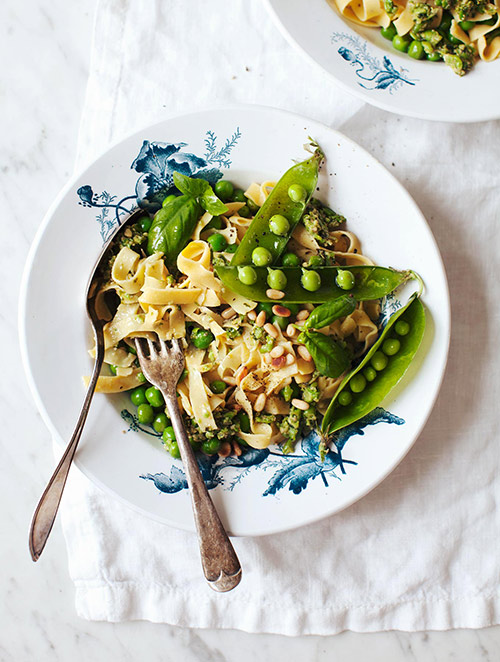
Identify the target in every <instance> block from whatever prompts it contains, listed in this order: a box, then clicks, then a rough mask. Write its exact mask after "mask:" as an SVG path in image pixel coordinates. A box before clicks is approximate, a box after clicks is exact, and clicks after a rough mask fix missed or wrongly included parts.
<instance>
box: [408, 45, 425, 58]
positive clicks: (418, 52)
mask: <svg viewBox="0 0 500 662" xmlns="http://www.w3.org/2000/svg"><path fill="white" fill-rule="evenodd" d="M408 55H409V56H410V57H412V58H413V59H414V60H421V59H422V58H424V57H425V52H424V47H423V46H422V44H421V42H420V41H412V42H411V44H410V45H409V46H408Z"/></svg>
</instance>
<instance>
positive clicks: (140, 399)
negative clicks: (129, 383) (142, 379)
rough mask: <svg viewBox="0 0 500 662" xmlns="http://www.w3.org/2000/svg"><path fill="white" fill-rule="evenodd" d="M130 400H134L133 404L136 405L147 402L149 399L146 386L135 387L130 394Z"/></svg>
mask: <svg viewBox="0 0 500 662" xmlns="http://www.w3.org/2000/svg"><path fill="white" fill-rule="evenodd" d="M130 400H131V401H132V404H134V405H135V406H136V407H138V406H139V405H143V404H145V403H146V402H147V400H146V389H145V388H144V386H139V387H138V388H135V389H134V390H133V391H132V393H131V394H130Z"/></svg>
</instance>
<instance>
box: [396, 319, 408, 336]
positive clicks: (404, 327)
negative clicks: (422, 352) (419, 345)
mask: <svg viewBox="0 0 500 662" xmlns="http://www.w3.org/2000/svg"><path fill="white" fill-rule="evenodd" d="M394 331H395V332H396V333H397V334H398V336H406V335H407V334H408V332H409V331H410V325H409V324H408V322H405V320H398V321H397V322H396V324H395V325H394Z"/></svg>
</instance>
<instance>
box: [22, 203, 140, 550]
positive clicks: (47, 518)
mask: <svg viewBox="0 0 500 662" xmlns="http://www.w3.org/2000/svg"><path fill="white" fill-rule="evenodd" d="M141 216H144V211H142V210H141V209H137V210H135V211H134V212H132V214H131V215H130V216H129V217H128V218H126V219H125V221H124V222H122V223H121V224H120V225H118V226H117V227H116V228H115V230H114V232H113V234H112V235H111V237H110V238H109V239H108V241H107V242H106V244H105V245H104V247H103V249H102V251H101V254H100V255H99V257H98V259H97V262H96V263H95V265H94V268H93V270H92V273H91V276H90V278H89V282H88V285H87V295H86V306H87V315H88V316H89V318H90V322H91V324H92V328H93V330H94V338H95V344H96V356H95V363H94V369H93V371H92V377H91V378H90V382H89V385H88V388H87V393H86V395H85V400H84V402H83V406H82V409H81V412H80V416H79V417H78V422H77V424H76V427H75V431H74V432H73V436H72V437H71V439H70V441H69V444H68V446H67V447H66V450H65V451H64V453H63V456H62V458H61V461H60V462H59V464H58V465H57V467H56V469H55V471H54V473H53V474H52V477H51V479H50V480H49V482H48V485H47V487H46V488H45V491H44V493H43V494H42V496H41V498H40V501H39V502H38V505H37V507H36V510H35V513H34V515H33V519H32V521H31V527H30V533H29V547H30V552H31V558H32V559H33V561H38V559H39V558H40V555H41V553H42V552H43V549H44V547H45V543H46V542H47V538H48V537H49V535H50V532H51V530H52V526H53V524H54V520H55V518H56V515H57V511H58V508H59V503H60V501H61V497H62V494H63V491H64V486H65V485H66V479H67V477H68V473H69V469H70V467H71V463H72V461H73V457H74V455H75V451H76V449H77V446H78V442H79V441H80V437H81V434H82V430H83V426H84V425H85V421H86V420H87V414H88V411H89V408H90V403H91V402H92V396H93V395H94V390H95V387H96V384H97V378H98V377H99V373H100V372H101V367H102V362H103V359H104V334H103V328H104V325H105V324H106V322H108V321H109V320H110V319H111V317H112V315H111V314H110V312H109V311H107V310H105V307H104V306H101V307H100V309H99V310H97V305H98V304H97V293H98V292H99V288H100V285H101V283H102V280H103V277H102V267H103V266H104V265H105V263H106V262H107V260H108V249H109V247H110V245H111V243H112V242H113V241H114V240H115V238H116V235H117V234H119V233H120V232H122V231H123V229H124V227H125V226H126V225H130V224H133V223H135V222H136V221H137V220H138V219H139V218H140V217H141ZM101 308H102V309H101Z"/></svg>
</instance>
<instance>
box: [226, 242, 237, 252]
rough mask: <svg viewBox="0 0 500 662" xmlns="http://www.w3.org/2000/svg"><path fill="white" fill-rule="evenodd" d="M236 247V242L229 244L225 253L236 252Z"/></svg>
mask: <svg viewBox="0 0 500 662" xmlns="http://www.w3.org/2000/svg"><path fill="white" fill-rule="evenodd" d="M237 248H238V244H229V246H227V248H226V253H236V250H237Z"/></svg>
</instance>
